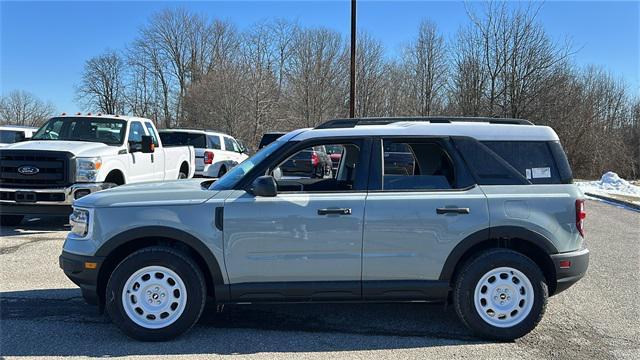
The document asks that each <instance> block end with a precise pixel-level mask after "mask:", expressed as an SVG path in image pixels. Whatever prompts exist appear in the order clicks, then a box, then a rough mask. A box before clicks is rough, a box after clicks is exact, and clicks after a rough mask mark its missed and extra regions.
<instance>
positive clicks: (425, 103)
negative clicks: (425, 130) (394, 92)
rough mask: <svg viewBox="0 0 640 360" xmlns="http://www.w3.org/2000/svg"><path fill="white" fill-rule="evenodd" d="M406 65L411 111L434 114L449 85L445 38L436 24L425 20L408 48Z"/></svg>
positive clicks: (405, 59) (408, 110)
mask: <svg viewBox="0 0 640 360" xmlns="http://www.w3.org/2000/svg"><path fill="white" fill-rule="evenodd" d="M404 52H405V53H404V58H403V60H404V66H405V71H406V72H407V73H408V75H409V76H408V79H407V80H408V84H407V85H408V91H409V92H408V94H407V95H408V99H407V100H409V107H408V108H407V109H406V110H405V111H406V112H407V113H408V114H412V115H413V114H415V115H432V114H434V113H437V112H439V111H440V110H441V109H442V108H443V102H444V98H443V97H444V90H445V86H446V85H447V73H448V69H447V68H448V64H447V54H446V46H445V43H444V38H443V36H442V35H441V34H439V32H438V28H437V27H436V25H435V24H434V23H432V22H429V21H423V22H422V23H421V24H420V27H419V28H418V37H417V39H416V40H415V42H413V43H412V44H410V45H409V46H408V47H406V48H405V51H404Z"/></svg>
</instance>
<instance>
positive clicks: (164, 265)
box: [106, 247, 206, 341]
mask: <svg viewBox="0 0 640 360" xmlns="http://www.w3.org/2000/svg"><path fill="white" fill-rule="evenodd" d="M106 294H107V296H106V310H107V313H108V314H109V316H110V317H111V319H112V321H113V322H114V323H115V324H116V325H117V326H118V327H119V328H120V330H122V331H123V332H124V333H125V334H127V335H129V336H130V337H132V338H134V339H138V340H142V341H163V340H169V339H172V338H175V337H177V336H178V335H180V334H182V333H184V332H185V331H187V330H189V329H190V328H191V327H192V326H193V325H194V324H195V323H196V322H197V321H198V319H199V318H200V315H201V314H202V310H203V308H204V304H205V295H206V288H205V282H204V277H203V275H202V272H201V271H200V270H199V269H198V267H197V265H196V264H195V263H194V262H193V261H192V260H191V259H190V258H189V257H187V256H185V255H184V254H183V253H181V252H179V251H176V250H174V249H172V248H166V247H150V248H145V249H142V250H138V251H136V252H134V253H133V254H131V255H129V256H128V257H127V258H125V259H124V260H123V261H122V262H121V263H120V264H119V265H118V266H117V267H116V269H115V270H114V271H113V273H112V274H111V277H110V278H109V282H108V284H107V291H106Z"/></svg>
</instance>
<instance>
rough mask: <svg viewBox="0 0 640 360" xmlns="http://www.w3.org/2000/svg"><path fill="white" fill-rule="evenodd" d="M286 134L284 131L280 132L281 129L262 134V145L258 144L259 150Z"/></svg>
mask: <svg viewBox="0 0 640 360" xmlns="http://www.w3.org/2000/svg"><path fill="white" fill-rule="evenodd" d="M284 134H285V133H284V132H280V131H272V132H267V133H264V134H263V135H262V139H260V145H258V150H260V149H262V148H263V147H265V146H267V145H269V144H271V143H272V142H274V141H276V140H278V138H279V137H281V136H282V135H284Z"/></svg>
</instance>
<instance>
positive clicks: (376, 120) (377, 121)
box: [315, 116, 534, 129]
mask: <svg viewBox="0 0 640 360" xmlns="http://www.w3.org/2000/svg"><path fill="white" fill-rule="evenodd" d="M401 121H421V122H430V123H439V124H446V123H453V122H483V123H491V124H511V125H534V124H533V123H532V122H531V121H529V120H523V119H511V118H492V117H466V116H407V117H370V118H353V119H334V120H329V121H327V122H325V123H322V124H320V125H318V126H316V127H315V128H316V129H337V128H352V127H355V126H356V125H387V124H392V123H395V122H401Z"/></svg>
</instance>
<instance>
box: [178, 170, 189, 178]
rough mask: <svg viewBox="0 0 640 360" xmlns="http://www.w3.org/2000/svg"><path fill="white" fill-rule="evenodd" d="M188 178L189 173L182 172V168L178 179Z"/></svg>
mask: <svg viewBox="0 0 640 360" xmlns="http://www.w3.org/2000/svg"><path fill="white" fill-rule="evenodd" d="M186 178H187V174H185V173H184V172H182V170H180V173H179V174H178V180H182V179H186Z"/></svg>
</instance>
